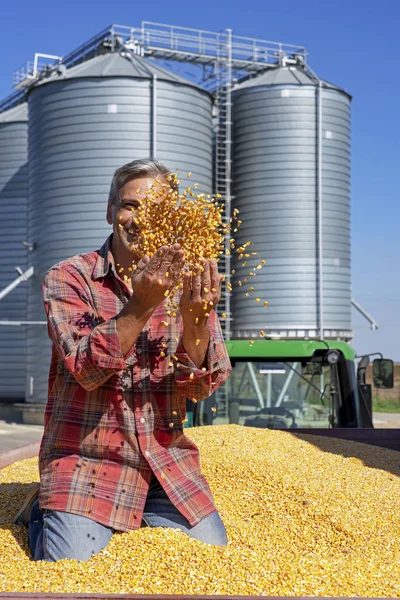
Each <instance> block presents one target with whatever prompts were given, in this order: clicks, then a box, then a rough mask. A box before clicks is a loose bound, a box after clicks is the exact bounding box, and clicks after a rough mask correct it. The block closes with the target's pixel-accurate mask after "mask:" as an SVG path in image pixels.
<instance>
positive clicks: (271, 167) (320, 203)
mask: <svg viewBox="0 0 400 600" xmlns="http://www.w3.org/2000/svg"><path fill="white" fill-rule="evenodd" d="M350 100H351V98H350V96H349V95H348V94H347V93H346V92H344V91H343V90H341V89H339V88H337V87H335V86H333V85H331V84H328V83H326V82H322V81H319V80H318V79H317V78H316V77H313V76H311V75H309V74H308V73H307V72H306V71H305V70H304V69H303V68H302V67H300V66H290V67H288V66H281V67H277V68H276V69H274V70H271V71H268V72H266V73H265V74H263V75H261V76H259V77H256V78H254V79H250V80H248V81H246V82H244V83H242V84H239V85H237V86H236V88H235V89H234V91H233V128H234V129H233V173H234V175H233V194H234V202H233V204H234V206H236V207H237V208H238V209H239V210H240V218H241V219H242V221H243V225H242V226H241V227H240V229H239V232H238V234H237V235H238V237H237V241H238V243H239V244H242V243H244V242H245V241H248V240H251V241H253V242H254V244H255V248H252V250H256V251H257V252H258V256H257V257H254V258H253V259H249V264H248V266H246V267H242V266H241V263H239V262H237V264H234V266H235V267H236V275H235V278H234V280H233V298H232V312H233V323H232V331H233V337H255V336H258V335H259V331H260V329H263V330H264V331H265V332H266V333H276V334H280V335H281V336H282V337H321V336H322V335H323V336H324V337H334V338H342V339H349V338H351V337H352V333H351V315H350V313H351V310H350V309H351V306H350V301H351V297H350ZM258 258H264V259H266V261H267V264H266V265H265V267H264V268H263V269H262V270H261V271H258V270H256V271H255V273H256V276H253V277H248V278H249V281H248V283H247V284H244V285H243V286H242V287H237V285H236V284H237V281H238V280H239V279H240V280H242V281H243V279H244V278H245V277H246V276H248V273H249V271H250V270H253V271H254V269H251V266H252V265H253V264H256V259H258ZM243 260H245V259H243ZM250 284H251V285H253V287H255V292H254V293H253V294H250V298H248V297H245V295H244V292H246V291H247V288H248V287H249V286H250ZM252 295H255V296H259V297H261V298H262V299H263V300H264V299H265V300H268V301H269V307H268V308H260V304H257V303H256V302H255V299H254V298H252Z"/></svg>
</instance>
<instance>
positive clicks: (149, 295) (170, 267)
mask: <svg viewBox="0 0 400 600" xmlns="http://www.w3.org/2000/svg"><path fill="white" fill-rule="evenodd" d="M184 265H185V258H184V253H183V250H182V249H181V247H180V245H179V244H174V245H173V246H172V247H170V248H169V247H168V246H162V247H161V248H160V249H159V250H158V251H157V252H156V253H155V254H154V256H153V257H152V258H151V259H150V258H149V257H148V256H147V255H146V256H144V257H143V258H142V259H141V260H140V261H139V263H138V265H137V269H136V271H134V273H132V291H133V295H132V298H134V299H135V304H136V305H139V306H141V307H143V308H144V309H145V310H146V311H154V309H156V308H157V306H158V305H159V304H161V302H163V301H165V300H166V299H167V297H168V295H169V293H170V292H171V290H172V289H173V288H174V287H175V286H176V285H177V283H178V281H179V279H180V278H181V277H182V271H183V267H184Z"/></svg>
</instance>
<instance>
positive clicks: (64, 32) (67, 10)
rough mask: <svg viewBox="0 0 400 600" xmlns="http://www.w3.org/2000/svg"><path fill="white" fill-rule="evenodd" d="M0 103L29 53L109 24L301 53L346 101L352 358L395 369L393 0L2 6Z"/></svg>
mask: <svg viewBox="0 0 400 600" xmlns="http://www.w3.org/2000/svg"><path fill="white" fill-rule="evenodd" d="M0 16H1V20H2V22H3V30H2V36H1V41H0V45H1V61H0V69H1V70H0V98H4V97H5V96H7V95H8V94H10V93H11V92H12V87H11V81H12V73H13V71H15V70H16V69H18V68H19V67H20V66H22V64H23V63H25V62H26V61H28V60H33V55H34V53H35V52H43V53H49V54H56V55H60V56H62V55H64V54H66V53H67V52H69V51H70V50H72V49H74V48H76V47H77V46H79V45H80V44H81V43H83V42H84V41H86V40H88V39H89V38H90V37H91V36H93V35H94V34H96V33H97V32H99V31H101V30H102V29H104V28H105V27H106V26H108V25H109V24H111V23H118V24H121V25H131V26H139V24H140V22H141V21H142V20H147V21H157V22H160V23H167V24H174V25H180V26H183V27H194V28H198V29H208V30H212V31H219V30H223V29H226V28H228V27H229V28H232V29H233V33H234V34H236V35H241V36H249V37H255V38H261V39H268V40H275V41H280V42H286V43H293V44H299V45H303V46H305V47H306V48H307V50H308V53H309V64H310V66H311V67H312V68H313V70H314V71H315V72H316V73H317V74H318V75H319V76H320V77H321V78H323V79H326V80H328V81H331V82H333V83H335V84H336V85H338V86H340V87H343V88H345V89H346V90H347V91H348V92H350V94H352V96H353V102H352V278H353V296H354V297H355V299H356V300H357V301H358V302H359V303H360V304H361V305H362V306H363V307H364V308H365V309H366V310H367V311H368V312H369V313H370V314H371V315H372V316H373V317H374V318H375V319H376V320H377V321H378V323H379V324H380V329H379V330H378V331H370V329H369V326H368V323H367V322H366V321H365V320H363V319H362V317H361V316H360V315H358V314H357V313H356V312H354V314H353V328H354V331H355V340H354V346H355V347H356V348H357V350H358V351H359V353H361V352H375V351H381V352H382V353H383V354H384V355H386V356H387V357H391V358H394V359H395V360H397V361H400V343H399V336H400V314H399V313H400V279H399V277H398V271H397V268H396V265H397V262H398V260H399V256H400V226H399V224H400V208H399V199H400V178H399V157H400V152H399V139H400V119H399V97H400V79H399V77H398V76H397V73H396V71H397V68H398V65H397V63H398V61H397V54H398V48H397V44H396V39H398V37H399V34H398V27H399V18H400V0H379V2H378V1H377V0H335V1H330V0H301V1H299V0H285V2H276V1H274V2H269V1H268V0H252V2H250V3H244V2H238V1H237V0H236V1H235V0H231V1H226V0H222V1H218V0H202V1H201V2H197V3H194V2H188V1H186V2H184V1H183V0H169V2H167V1H163V2H160V1H158V0H157V1H154V0H153V1H147V2H146V1H143V2H138V1H137V0H131V1H126V0H113V1H112V2H111V1H106V0H97V1H94V0H80V1H79V2H78V1H76V0H69V1H68V2H65V1H64V0H59V1H58V2H54V1H51V2H50V0H39V1H38V2H33V1H26V0H25V1H24V0H22V1H21V0H19V1H18V2H14V3H9V2H8V3H7V6H6V3H5V2H3V3H2V4H1V8H0Z"/></svg>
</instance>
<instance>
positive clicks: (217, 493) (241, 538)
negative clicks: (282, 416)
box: [0, 425, 400, 597]
mask: <svg viewBox="0 0 400 600" xmlns="http://www.w3.org/2000/svg"><path fill="white" fill-rule="evenodd" d="M188 435H189V437H190V438H191V439H193V440H194V441H195V442H196V443H197V444H198V446H199V448H200V452H201V457H202V470H203V473H204V474H205V476H206V477H207V480H208V481H209V484H210V486H211V489H212V491H213V494H214V498H215V502H216V506H217V508H218V510H219V511H220V514H221V517H222V519H223V521H224V523H225V525H226V528H227V533H228V539H229V545H228V547H213V546H209V545H207V544H203V543H201V542H198V541H197V540H194V539H191V538H189V537H188V536H186V535H185V534H183V533H181V532H179V531H176V530H173V529H161V528H157V529H151V528H143V529H140V530H138V531H132V532H130V533H124V534H122V535H115V536H113V538H112V540H111V542H110V544H109V545H108V546H107V548H105V549H104V550H103V551H102V552H101V553H100V554H99V555H97V556H94V557H93V558H92V559H91V560H90V561H88V562H87V563H84V562H79V563H78V562H76V561H73V560H64V561H59V562H58V563H46V562H43V561H40V562H36V563H35V562H33V561H31V560H30V559H29V557H28V555H27V553H28V547H27V536H26V533H25V529H24V528H23V527H18V526H12V525H10V523H11V520H12V517H13V516H14V514H15V513H16V511H17V510H18V509H19V507H20V505H21V502H22V501H23V498H24V495H25V493H26V492H27V490H28V489H29V484H30V483H31V482H32V481H37V480H38V471H37V460H36V459H29V460H24V461H21V462H19V463H16V464H14V465H12V466H10V467H7V468H6V469H4V470H3V471H2V472H1V473H0V475H1V476H2V483H1V495H0V501H1V507H0V522H1V523H0V524H1V529H0V590H1V591H7V592H43V593H44V592H53V593H61V592H65V593H84V592H86V593H104V594H111V593H121V594H123V593H139V594H142V593H158V594H207V595H210V594H228V595H267V596H273V595H276V596H301V595H306V596H375V597H400V516H399V515H400V477H399V476H400V460H399V459H400V454H399V453H398V452H395V451H389V450H386V449H382V448H377V447H372V446H367V445H365V444H359V443H355V442H348V441H341V440H335V439H329V438H324V437H320V436H310V435H301V436H299V438H297V437H296V436H295V435H293V434H292V433H289V432H283V431H274V430H261V429H253V428H245V427H240V426H238V425H220V426H213V427H200V428H197V429H193V430H190V431H189V433H188Z"/></svg>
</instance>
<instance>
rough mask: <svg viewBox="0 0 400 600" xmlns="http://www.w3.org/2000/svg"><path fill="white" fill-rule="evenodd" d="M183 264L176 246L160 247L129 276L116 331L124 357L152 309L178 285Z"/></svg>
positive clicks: (181, 255)
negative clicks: (128, 290)
mask: <svg viewBox="0 0 400 600" xmlns="http://www.w3.org/2000/svg"><path fill="white" fill-rule="evenodd" d="M184 264H185V259H184V255H183V250H181V247H180V245H179V244H174V245H173V246H172V247H171V248H169V247H168V246H162V247H161V248H160V249H159V250H158V251H157V252H156V253H155V254H154V256H153V257H152V258H151V259H150V258H149V257H148V256H147V255H146V256H144V257H143V258H142V259H141V260H140V261H139V263H138V265H137V269H136V271H134V272H133V273H132V291H133V294H132V296H131V297H130V299H129V301H128V302H127V304H126V305H125V306H124V308H123V309H122V310H121V312H120V313H119V314H118V315H117V331H118V337H119V340H120V344H121V349H122V353H123V355H124V356H125V355H126V354H127V353H128V352H129V350H130V349H131V348H132V346H133V344H134V343H135V342H136V340H137V338H138V337H139V335H140V333H141V331H142V330H143V327H144V326H145V325H146V323H147V321H148V320H149V319H150V317H151V315H152V314H153V312H154V310H155V309H156V308H157V306H158V305H159V304H161V302H163V301H164V300H166V299H167V297H168V294H166V293H167V292H170V291H171V290H172V289H173V288H174V287H175V286H176V284H177V283H178V281H179V279H180V277H181V275H182V270H183V267H184Z"/></svg>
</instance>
